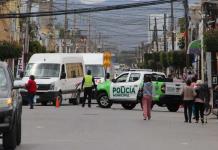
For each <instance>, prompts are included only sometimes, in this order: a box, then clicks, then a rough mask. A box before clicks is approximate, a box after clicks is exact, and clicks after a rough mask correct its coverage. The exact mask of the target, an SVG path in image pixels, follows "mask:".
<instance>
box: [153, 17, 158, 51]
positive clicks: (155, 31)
mask: <svg viewBox="0 0 218 150" xmlns="http://www.w3.org/2000/svg"><path fill="white" fill-rule="evenodd" d="M154 21H155V25H154V34H155V41H156V47H157V52H158V51H159V47H158V32H157V18H156V17H155V18H154Z"/></svg>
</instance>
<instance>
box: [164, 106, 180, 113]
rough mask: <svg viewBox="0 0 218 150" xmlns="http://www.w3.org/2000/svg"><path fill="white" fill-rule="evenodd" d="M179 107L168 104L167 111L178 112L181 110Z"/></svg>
mask: <svg viewBox="0 0 218 150" xmlns="http://www.w3.org/2000/svg"><path fill="white" fill-rule="evenodd" d="M179 106H180V105H178V104H168V105H167V109H168V110H169V111H170V112H177V111H178V110H179Z"/></svg>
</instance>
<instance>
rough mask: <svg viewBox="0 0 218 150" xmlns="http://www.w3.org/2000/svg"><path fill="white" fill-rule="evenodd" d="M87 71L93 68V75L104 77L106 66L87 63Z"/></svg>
mask: <svg viewBox="0 0 218 150" xmlns="http://www.w3.org/2000/svg"><path fill="white" fill-rule="evenodd" d="M85 69H86V72H87V71H88V70H91V73H92V76H93V77H104V68H103V66H102V65H86V67H85Z"/></svg>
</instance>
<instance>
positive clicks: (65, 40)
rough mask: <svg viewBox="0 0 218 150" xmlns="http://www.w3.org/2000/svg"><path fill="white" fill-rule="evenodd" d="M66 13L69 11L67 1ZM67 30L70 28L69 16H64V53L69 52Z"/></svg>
mask: <svg viewBox="0 0 218 150" xmlns="http://www.w3.org/2000/svg"><path fill="white" fill-rule="evenodd" d="M65 11H67V0H65ZM67 28H68V21H67V14H65V15H64V42H63V44H64V48H63V52H64V53H66V52H67Z"/></svg>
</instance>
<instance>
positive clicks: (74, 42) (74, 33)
mask: <svg viewBox="0 0 218 150" xmlns="http://www.w3.org/2000/svg"><path fill="white" fill-rule="evenodd" d="M76 19H77V18H76V14H74V15H73V50H74V52H76V47H77V46H76V45H77V37H76V22H77V20H76Z"/></svg>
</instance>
